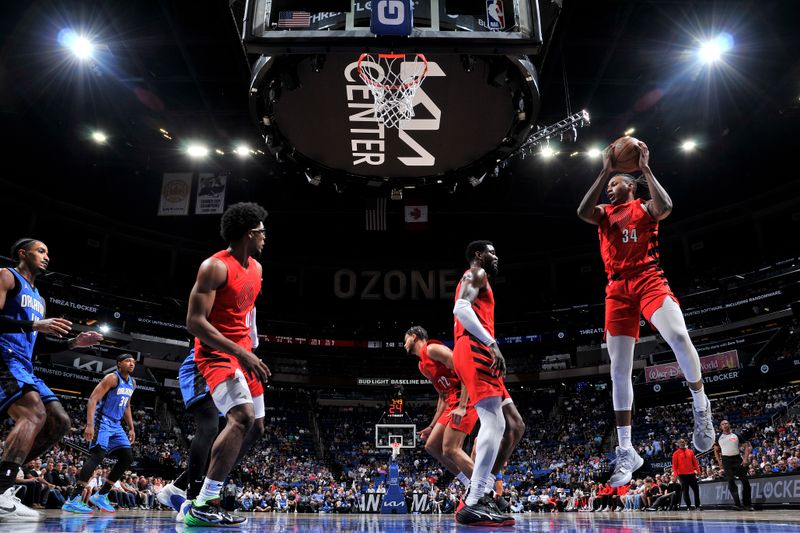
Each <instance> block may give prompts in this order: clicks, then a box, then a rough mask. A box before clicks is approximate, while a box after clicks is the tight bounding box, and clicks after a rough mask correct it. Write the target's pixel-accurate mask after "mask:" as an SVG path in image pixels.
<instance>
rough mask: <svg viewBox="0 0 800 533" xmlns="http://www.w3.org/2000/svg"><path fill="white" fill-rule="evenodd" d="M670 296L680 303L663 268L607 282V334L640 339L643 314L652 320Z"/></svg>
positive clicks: (648, 319)
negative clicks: (640, 323) (640, 324)
mask: <svg viewBox="0 0 800 533" xmlns="http://www.w3.org/2000/svg"><path fill="white" fill-rule="evenodd" d="M668 297H669V298H672V299H673V300H675V302H676V303H677V302H678V299H677V298H675V295H674V294H673V293H672V289H670V288H669V282H667V278H666V276H665V275H664V272H663V271H662V270H660V269H658V270H654V269H651V270H647V271H645V272H642V273H640V274H637V275H635V276H633V277H630V278H626V279H620V280H616V281H610V282H609V283H608V285H606V324H605V329H606V334H609V333H610V334H611V335H614V336H615V337H616V336H619V335H626V336H628V337H633V338H635V339H638V338H639V318H640V316H641V315H644V318H645V319H646V320H647V321H648V322H649V321H650V317H652V316H653V313H655V312H656V311H657V310H658V308H659V307H661V305H662V304H663V303H664V299H665V298H668Z"/></svg>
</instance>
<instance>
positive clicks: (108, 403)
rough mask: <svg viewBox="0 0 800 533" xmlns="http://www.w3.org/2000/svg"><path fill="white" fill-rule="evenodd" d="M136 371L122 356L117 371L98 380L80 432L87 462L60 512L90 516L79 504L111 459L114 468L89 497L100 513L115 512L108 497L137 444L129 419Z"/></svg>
mask: <svg viewBox="0 0 800 533" xmlns="http://www.w3.org/2000/svg"><path fill="white" fill-rule="evenodd" d="M135 368H136V358H135V357H134V356H133V355H131V354H121V355H120V356H119V357H118V358H117V370H116V371H115V372H112V373H111V374H108V375H107V376H106V377H104V378H103V379H101V380H100V383H98V384H97V386H96V387H95V388H94V390H93V391H92V394H91V396H89V402H88V406H87V409H86V428H85V429H84V432H83V437H84V439H86V442H88V443H89V458H88V459H86V461H85V462H84V463H83V467H82V468H81V471H80V474H79V475H78V482H77V484H76V486H75V487H74V488H73V489H72V494H70V495H69V498H68V499H67V501H66V502H64V505H63V506H62V510H64V511H67V512H71V513H78V514H88V513H91V512H92V509H91V507H89V506H88V505H86V504H85V503H83V501H82V500H81V495H82V493H83V491H84V489H85V488H86V486H87V485H88V484H89V480H90V479H91V478H92V475H93V474H94V471H95V469H96V468H97V467H98V466H100V465H101V464H102V463H103V459H105V458H106V456H113V457H115V458H116V460H117V462H116V464H115V465H114V467H113V468H112V469H111V472H109V474H108V478H107V479H106V481H105V483H103V486H102V487H100V489H99V490H98V492H97V493H95V494H92V495H90V496H89V502H90V503H92V504H94V505H95V506H96V507H97V508H98V509H100V510H101V511H103V512H106V513H114V512H116V509H115V508H114V506H113V505H112V504H111V502H110V501H109V499H108V493H109V492H111V489H113V488H114V484H115V483H116V482H117V481H119V479H120V477H122V474H123V473H124V472H125V470H126V469H127V468H128V467H129V466H130V465H131V463H132V462H133V455H132V454H131V445H132V444H133V443H134V442H135V441H136V432H135V431H134V427H133V416H132V415H131V396H132V395H133V391H134V390H135V389H136V381H135V380H134V379H133V376H132V375H131V374H133V371H134V369H135ZM123 418H124V419H125V425H126V426H128V431H127V433H126V432H125V430H124V429H123V428H122V419H123Z"/></svg>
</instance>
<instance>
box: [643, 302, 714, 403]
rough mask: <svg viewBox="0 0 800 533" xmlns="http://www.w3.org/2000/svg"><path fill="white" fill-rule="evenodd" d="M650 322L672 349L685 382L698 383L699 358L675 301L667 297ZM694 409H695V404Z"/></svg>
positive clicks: (699, 371) (700, 374) (700, 373)
mask: <svg viewBox="0 0 800 533" xmlns="http://www.w3.org/2000/svg"><path fill="white" fill-rule="evenodd" d="M650 322H651V323H652V324H653V325H654V326H655V327H656V329H658V332H659V333H660V334H661V336H662V337H664V340H665V341H666V342H667V344H669V347H670V348H672V351H673V352H674V353H675V359H677V360H678V365H679V366H680V367H681V370H682V371H683V376H684V378H685V379H686V381H688V382H689V383H697V382H698V381H700V380H701V379H702V377H703V374H702V371H701V369H700V358H699V357H698V355H697V350H696V349H695V347H694V344H692V339H691V338H690V337H689V332H688V331H687V330H686V322H684V320H683V313H682V312H681V308H680V307H679V306H678V304H677V303H675V300H673V299H672V298H669V297H667V298H666V299H665V300H664V303H663V304H661V307H659V308H658V309H656V311H655V313H653V316H651V317H650ZM704 403H705V402H703V404H704ZM695 408H697V405H696V404H695ZM701 408H703V409H704V408H705V406H704V405H701Z"/></svg>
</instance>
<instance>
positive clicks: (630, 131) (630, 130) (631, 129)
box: [625, 128, 636, 135]
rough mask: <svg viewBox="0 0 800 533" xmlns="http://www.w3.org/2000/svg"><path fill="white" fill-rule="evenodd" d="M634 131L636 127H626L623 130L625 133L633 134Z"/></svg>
mask: <svg viewBox="0 0 800 533" xmlns="http://www.w3.org/2000/svg"><path fill="white" fill-rule="evenodd" d="M634 131H636V128H628V129H627V130H625V135H633V132H634Z"/></svg>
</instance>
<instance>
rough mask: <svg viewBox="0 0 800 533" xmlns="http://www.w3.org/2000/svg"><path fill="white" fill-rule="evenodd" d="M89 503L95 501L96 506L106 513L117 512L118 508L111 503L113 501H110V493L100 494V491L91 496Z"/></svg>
mask: <svg viewBox="0 0 800 533" xmlns="http://www.w3.org/2000/svg"><path fill="white" fill-rule="evenodd" d="M89 503H93V504H94V505H95V507H97V508H98V509H100V510H101V511H103V512H104V513H116V512H117V510H116V509H114V506H113V505H111V502H110V501H108V494H100V493H99V492H95V493H94V494H92V495H91V496H89Z"/></svg>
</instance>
